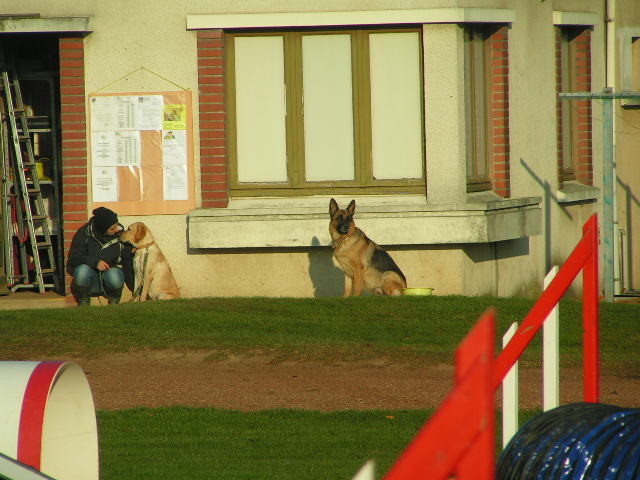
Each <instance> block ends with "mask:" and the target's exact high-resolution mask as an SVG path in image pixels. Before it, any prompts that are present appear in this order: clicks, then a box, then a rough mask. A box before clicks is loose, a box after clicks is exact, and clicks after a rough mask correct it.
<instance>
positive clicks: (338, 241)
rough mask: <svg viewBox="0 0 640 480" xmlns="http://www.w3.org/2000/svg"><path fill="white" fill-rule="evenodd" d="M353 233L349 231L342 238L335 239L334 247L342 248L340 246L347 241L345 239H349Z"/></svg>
mask: <svg viewBox="0 0 640 480" xmlns="http://www.w3.org/2000/svg"><path fill="white" fill-rule="evenodd" d="M351 235H353V232H352V233H347V234H346V235H345V236H344V237H342V238H341V239H340V240H337V241H336V240H334V241H333V248H334V249H335V250H337V249H338V248H340V246H341V245H342V244H343V243H344V242H345V240H347V239H348V238H349V237H351Z"/></svg>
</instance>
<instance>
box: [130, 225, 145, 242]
mask: <svg viewBox="0 0 640 480" xmlns="http://www.w3.org/2000/svg"><path fill="white" fill-rule="evenodd" d="M146 234H147V229H146V227H145V225H144V224H143V223H140V222H138V223H136V224H135V234H134V236H133V239H134V241H135V242H136V243H140V242H141V241H142V240H144V237H145V235H146Z"/></svg>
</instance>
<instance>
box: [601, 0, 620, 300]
mask: <svg viewBox="0 0 640 480" xmlns="http://www.w3.org/2000/svg"><path fill="white" fill-rule="evenodd" d="M604 3H605V28H606V38H605V45H606V73H605V75H606V78H605V86H606V87H607V88H610V89H611V90H610V91H611V92H615V91H616V68H617V64H616V0H605V2H604ZM612 102H613V100H612ZM613 109H614V111H613V115H612V118H611V128H612V130H613V172H612V177H613V198H612V202H613V218H612V219H611V221H612V222H613V294H614V295H620V293H621V285H620V283H621V282H620V275H621V272H620V261H619V259H620V242H619V241H618V238H619V237H620V233H619V230H618V200H617V193H616V192H617V183H618V176H617V173H616V170H617V169H616V164H617V156H616V116H615V104H614V107H613Z"/></svg>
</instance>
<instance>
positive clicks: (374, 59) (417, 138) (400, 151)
mask: <svg viewBox="0 0 640 480" xmlns="http://www.w3.org/2000/svg"><path fill="white" fill-rule="evenodd" d="M369 51H370V54H369V55H370V65H371V66H370V75H371V136H372V145H371V146H372V152H371V153H372V157H373V158H372V161H373V176H374V178H376V179H400V178H421V177H422V141H423V140H422V108H421V105H422V85H421V80H420V78H421V76H420V37H419V35H418V33H417V32H406V33H376V34H371V35H369Z"/></svg>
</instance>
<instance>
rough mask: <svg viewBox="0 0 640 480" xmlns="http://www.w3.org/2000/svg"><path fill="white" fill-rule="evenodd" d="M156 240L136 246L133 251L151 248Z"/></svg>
mask: <svg viewBox="0 0 640 480" xmlns="http://www.w3.org/2000/svg"><path fill="white" fill-rule="evenodd" d="M154 243H156V242H149V243H145V244H144V245H140V246H139V247H135V248H134V249H133V250H132V252H133V253H136V252H137V251H138V250H144V249H145V248H149V247H150V246H151V245H153V244H154Z"/></svg>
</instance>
